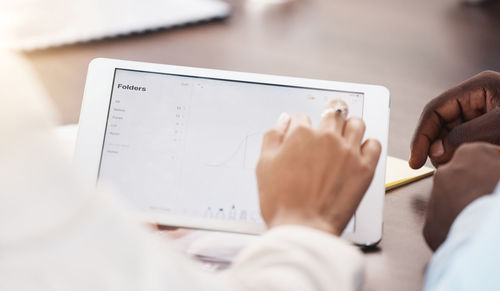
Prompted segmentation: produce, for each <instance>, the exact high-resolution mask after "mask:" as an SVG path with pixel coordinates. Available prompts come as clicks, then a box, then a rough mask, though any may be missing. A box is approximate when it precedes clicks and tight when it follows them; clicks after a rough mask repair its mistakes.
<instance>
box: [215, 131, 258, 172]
mask: <svg viewBox="0 0 500 291" xmlns="http://www.w3.org/2000/svg"><path fill="white" fill-rule="evenodd" d="M261 134H262V133H260V132H254V133H248V134H246V135H244V136H243V138H241V140H240V141H239V142H238V144H237V146H236V147H235V149H234V150H233V151H230V152H229V153H230V154H229V155H227V156H224V157H222V158H220V159H216V160H214V161H210V162H206V163H205V166H207V167H227V168H241V169H249V168H252V166H253V164H252V160H251V158H250V157H249V156H250V154H249V151H251V150H253V151H255V150H257V151H258V149H259V146H260V144H259V143H257V141H259V140H260V139H259V137H260V136H261Z"/></svg>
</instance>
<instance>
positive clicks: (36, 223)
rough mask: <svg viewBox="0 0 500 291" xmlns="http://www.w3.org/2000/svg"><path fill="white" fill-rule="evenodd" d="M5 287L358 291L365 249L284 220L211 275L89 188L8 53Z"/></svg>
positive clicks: (2, 85)
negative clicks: (69, 158) (228, 266)
mask: <svg viewBox="0 0 500 291" xmlns="http://www.w3.org/2000/svg"><path fill="white" fill-rule="evenodd" d="M0 64H1V65H0V290H64V291H67V290H92V291H99V290H106V291H109V290H120V291H126V290H140V291H147V290H204V291H205V290H287V291H290V290H302V291H307V290H356V289H359V287H360V286H361V284H362V281H363V259H362V256H361V254H360V251H359V250H358V249H357V248H355V247H353V246H351V245H350V244H348V243H346V242H344V241H343V240H341V239H339V238H337V237H334V236H332V235H329V234H327V233H324V232H321V231H317V230H314V229H310V228H305V227H300V226H282V227H277V228H275V229H273V230H271V231H269V232H267V233H266V234H264V235H263V236H261V237H260V238H259V239H257V240H256V241H255V242H253V243H252V244H251V245H249V246H248V247H247V248H245V249H244V250H243V251H242V252H241V253H240V254H239V255H238V257H237V258H236V259H235V261H234V262H233V264H232V266H231V267H230V268H229V269H227V270H226V271H223V272H219V273H208V272H205V271H202V270H201V269H200V268H198V265H196V264H195V263H194V262H193V261H191V260H190V259H189V258H187V257H185V256H184V255H183V254H181V253H179V252H178V251H177V250H176V249H175V248H173V247H172V244H171V242H169V241H166V240H165V239H164V238H161V237H159V236H157V235H154V233H153V230H152V229H150V228H149V227H147V226H146V225H144V224H142V223H141V222H139V221H138V220H137V219H136V218H135V217H133V216H132V215H131V214H130V212H129V211H127V209H126V207H125V206H124V205H122V203H121V202H120V201H119V200H118V199H117V198H116V197H115V196H114V195H113V194H110V193H108V192H104V191H100V192H99V191H97V190H96V189H94V188H91V187H87V186H86V183H83V182H82V181H81V180H80V178H79V176H78V173H76V172H75V170H74V169H73V168H72V167H71V166H70V163H69V161H67V160H66V159H65V158H64V156H63V155H62V154H61V148H60V146H59V145H58V144H57V142H56V140H55V138H54V137H53V136H52V134H51V131H50V130H49V129H50V128H51V126H52V121H51V113H50V107H49V106H48V105H47V101H46V100H45V99H44V98H43V94H42V92H43V90H42V89H41V88H40V87H39V86H38V85H37V84H36V82H35V81H34V80H33V78H32V76H31V75H30V72H29V68H28V67H27V66H26V64H24V63H23V62H22V60H20V59H18V58H17V57H15V56H13V55H8V54H6V53H3V55H2V54H0Z"/></svg>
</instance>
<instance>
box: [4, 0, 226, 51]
mask: <svg viewBox="0 0 500 291" xmlns="http://www.w3.org/2000/svg"><path fill="white" fill-rule="evenodd" d="M229 13H230V7H229V5H228V4H227V3H224V2H221V1H219V0H142V1H134V0H71V1H67V0H0V48H9V49H21V50H31V49H38V48H44V47H49V46H57V45H63V44H69V43H75V42H80V41H88V40H93V39H100V38H104V37H110V36H116V35H122V34H128V33H132V32H142V31H146V30H155V29H159V28H167V27H172V26H180V25H184V24H188V23H196V22H200V21H204V20H210V19H218V18H224V17H227V16H228V15H229Z"/></svg>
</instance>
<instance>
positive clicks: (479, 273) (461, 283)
mask: <svg viewBox="0 0 500 291" xmlns="http://www.w3.org/2000/svg"><path fill="white" fill-rule="evenodd" d="M499 223H500V184H499V185H498V186H497V189H496V190H495V191H494V193H493V194H491V195H486V196H483V197H481V198H479V199H477V200H475V201H474V202H472V203H471V204H469V205H468V206H467V207H466V208H465V209H464V210H463V211H462V212H461V213H460V215H458V217H457V218H456V219H455V221H454V222H453V225H452V227H451V229H450V232H449V234H448V236H447V237H446V241H445V242H444V243H443V244H442V245H441V246H440V247H439V248H438V249H437V251H436V253H435V254H434V256H433V258H432V260H431V262H430V264H429V268H428V270H427V274H426V278H425V288H424V290H426V291H447V290H456V291H461V290H481V291H489V290H492V291H493V290H500V276H499V275H498V270H499V268H500V251H499V250H498V246H499V245H500V231H499Z"/></svg>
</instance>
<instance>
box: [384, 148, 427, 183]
mask: <svg viewBox="0 0 500 291" xmlns="http://www.w3.org/2000/svg"><path fill="white" fill-rule="evenodd" d="M433 173H434V169H433V168H429V167H422V168H420V169H418V170H413V169H412V168H410V166H409V165H408V162H407V161H405V160H401V159H398V158H395V157H390V156H388V157H387V170H386V173H385V191H389V190H392V189H395V188H398V187H401V186H403V185H406V184H409V183H411V182H415V181H417V180H420V179H422V178H425V177H428V176H431V175H432V174H433Z"/></svg>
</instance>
